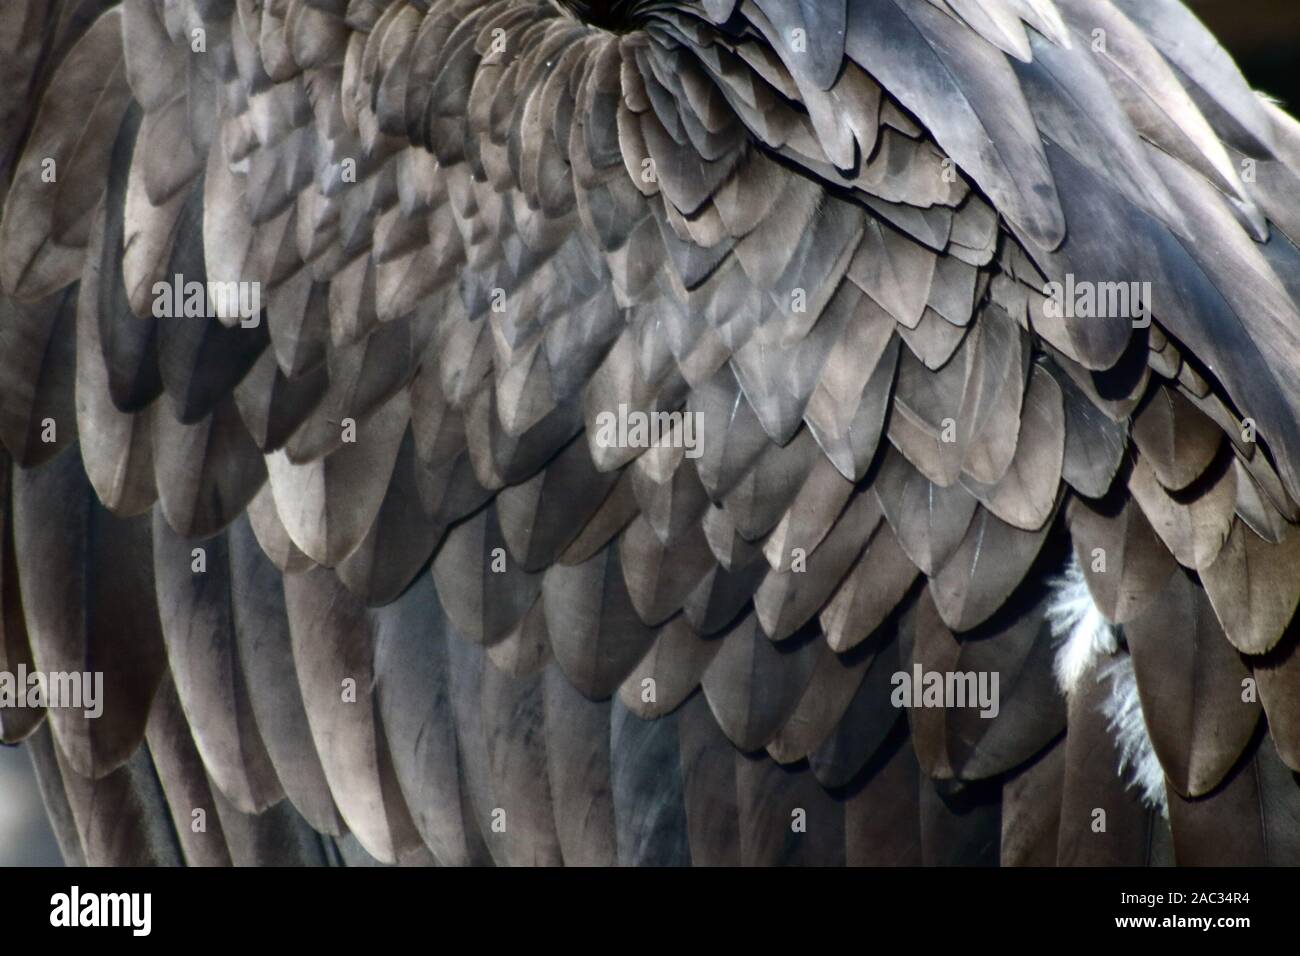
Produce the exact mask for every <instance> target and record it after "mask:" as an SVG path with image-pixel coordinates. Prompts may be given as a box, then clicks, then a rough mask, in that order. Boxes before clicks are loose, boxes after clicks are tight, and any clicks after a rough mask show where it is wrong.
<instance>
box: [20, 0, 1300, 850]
mask: <svg viewBox="0 0 1300 956" xmlns="http://www.w3.org/2000/svg"><path fill="white" fill-rule="evenodd" d="M1190 4H1191V6H1192V8H1193V9H1194V10H1195V11H1196V12H1197V14H1198V15H1199V16H1200V17H1201V18H1202V19H1203V20H1204V21H1205V22H1206V23H1207V24H1208V25H1209V27H1210V28H1211V29H1212V30H1213V31H1214V33H1215V34H1217V35H1218V37H1219V38H1220V40H1222V41H1223V44H1224V46H1226V47H1227V48H1228V50H1229V51H1230V52H1231V53H1232V54H1233V55H1234V56H1235V57H1236V58H1237V62H1238V63H1239V64H1240V65H1241V68H1242V72H1243V73H1245V74H1246V78H1247V79H1248V80H1250V82H1251V83H1252V85H1254V86H1255V87H1256V88H1258V89H1261V90H1263V91H1265V92H1267V93H1269V94H1271V95H1272V96H1274V97H1276V98H1277V99H1279V100H1281V101H1282V102H1283V103H1285V104H1286V105H1287V106H1288V107H1289V108H1290V110H1291V112H1292V113H1300V0H1190ZM59 862H60V860H59V850H58V847H57V846H56V845H55V842H54V835H53V833H52V832H51V831H50V828H49V825H48V823H46V820H45V814H44V812H43V810H42V808H41V802H40V795H39V793H38V791H37V789H36V781H35V780H34V778H33V777H32V773H31V765H30V763H29V762H28V759H27V754H26V753H25V752H24V751H22V750H20V749H14V748H9V747H0V865H6V866H14V865H42V864H44V865H57V864H58V863H59Z"/></svg>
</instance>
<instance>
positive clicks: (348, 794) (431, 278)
mask: <svg viewBox="0 0 1300 956" xmlns="http://www.w3.org/2000/svg"><path fill="white" fill-rule="evenodd" d="M0 46H3V48H4V51H5V62H4V66H3V70H4V71H5V75H6V80H7V83H6V89H11V90H27V91H28V92H29V94H30V95H29V96H27V97H25V98H20V97H17V96H11V97H10V98H9V100H8V102H6V103H5V105H4V107H3V109H4V111H5V117H4V123H3V126H0V183H3V185H2V186H0V189H4V190H5V192H4V194H3V197H4V214H3V219H2V220H0V285H2V286H3V293H4V296H3V300H2V301H0V441H3V445H4V448H5V450H6V454H7V459H6V461H5V466H6V467H5V474H6V477H7V481H6V483H5V487H6V488H7V492H6V502H7V504H6V509H5V511H4V512H3V513H4V516H5V520H4V521H3V524H2V525H0V528H2V529H3V534H4V537H3V542H4V548H3V552H0V574H2V575H3V591H2V592H0V601H2V602H3V612H4V617H3V626H4V631H3V635H2V637H3V639H2V640H0V669H8V670H12V669H13V668H14V667H16V666H17V664H18V663H20V662H21V663H25V665H26V666H30V667H36V668H41V669H46V670H82V669H86V670H100V671H103V672H104V673H105V685H106V694H105V712H104V715H103V717H102V718H100V719H99V720H97V721H96V720H87V719H85V718H83V717H80V716H79V715H77V714H76V713H75V712H64V711H58V710H55V711H52V712H51V713H50V716H49V719H48V720H47V721H45V722H42V721H41V719H40V717H41V715H40V714H39V712H31V711H10V710H6V711H0V730H3V736H4V739H5V740H6V741H13V740H17V739H20V738H23V737H27V736H29V735H30V737H31V739H32V740H33V742H34V743H33V746H34V755H35V757H36V760H37V763H38V766H39V768H40V771H41V777H42V785H43V788H44V791H45V794H46V799H47V802H48V803H49V804H50V806H51V811H52V818H53V819H54V820H55V822H56V825H57V828H58V830H59V834H60V838H61V841H62V843H63V847H64V852H65V855H66V856H67V857H68V858H69V859H74V860H85V861H87V862H91V863H115V862H158V863H169V862H178V861H181V860H184V861H187V862H191V863H228V862H233V863H245V862H250V863H251V862H302V863H323V862H338V861H348V862H362V861H368V860H371V859H377V860H380V861H383V862H389V863H394V862H400V863H428V862H437V863H441V864H469V863H488V862H495V863H512V864H516V863H517V864H543V863H544V864H552V863H561V862H563V863H579V864H613V863H624V864H627V863H661V864H668V863H687V862H693V863H702V864H713V863H746V864H749V863H783V862H806V863H844V862H847V863H991V862H998V861H1001V862H1004V863H1044V862H1060V863H1070V864H1075V863H1108V862H1109V863H1139V862H1170V861H1177V862H1198V863H1199V862H1287V861H1289V862H1295V861H1297V860H1300V824H1298V823H1297V821H1298V820H1300V787H1298V786H1297V783H1296V777H1295V772H1296V771H1300V664H1297V662H1298V661H1300V653H1298V652H1297V650H1296V642H1297V633H1296V631H1295V629H1293V628H1292V627H1291V624H1290V622H1291V617H1292V615H1293V613H1294V611H1295V608H1296V604H1297V602H1298V601H1300V552H1298V551H1297V542H1300V530H1298V529H1297V528H1296V524H1297V523H1298V522H1300V509H1297V507H1296V504H1295V502H1296V501H1297V500H1300V425H1297V422H1300V415H1298V414H1297V412H1300V313H1298V308H1300V307H1298V306H1297V302H1300V252H1298V251H1297V243H1300V125H1298V124H1297V123H1296V122H1295V121H1294V120H1292V119H1291V118H1290V117H1289V116H1287V115H1286V114H1285V113H1284V112H1283V111H1282V110H1281V109H1279V108H1278V107H1277V106H1275V105H1273V104H1271V103H1269V102H1267V101H1265V100H1263V99H1261V98H1259V97H1257V96H1256V95H1255V94H1254V93H1252V92H1251V91H1250V90H1249V88H1248V87H1247V86H1246V84H1245V82H1244V81H1243V80H1242V78H1241V76H1240V74H1239V73H1238V72H1237V70H1236V67H1235V66H1234V65H1233V64H1232V62H1231V60H1230V59H1229V58H1228V56H1227V55H1226V54H1225V53H1224V52H1223V50H1222V49H1221V48H1220V47H1219V46H1218V45H1217V44H1216V43H1215V41H1214V40H1213V38H1212V37H1210V36H1209V34H1208V33H1206V32H1205V30H1204V28H1203V27H1201V26H1200V24H1199V23H1197V22H1196V21H1195V19H1194V18H1193V17H1192V16H1191V14H1190V13H1188V12H1187V11H1186V10H1185V9H1184V8H1183V7H1182V6H1181V4H1180V3H1179V2H1178V0H961V2H957V0H831V2H821V0H819V2H816V3H814V2H811V0H703V2H688V0H674V2H669V0H664V2H653V3H652V2H626V3H610V4H587V3H577V2H573V3H564V4H559V5H557V4H552V3H550V2H544V0H488V2H478V0H123V2H122V3H121V4H114V3H110V2H108V0H80V2H73V0H67V2H60V0H18V2H12V3H9V4H7V5H6V6H5V8H4V9H3V10H2V11H0ZM184 282H197V283H221V284H224V283H242V284H243V285H242V286H240V287H239V290H238V291H241V292H244V293H246V297H245V300H244V302H245V304H248V302H249V299H248V297H247V293H252V294H255V295H256V296H257V299H256V302H255V303H253V304H254V305H255V306H257V307H255V308H252V309H251V310H250V311H249V312H248V314H246V315H244V316H243V317H242V321H241V316H239V315H238V314H237V313H236V312H235V311H234V310H233V309H232V308H226V309H212V308H202V309H201V310H199V311H202V312H203V313H204V314H202V315H166V314H164V313H165V311H166V310H165V309H163V308H160V303H161V304H162V305H166V304H167V303H175V302H178V301H180V300H181V298H182V291H183V290H179V291H176V292H175V295H174V296H173V286H174V285H177V284H183V283H184ZM160 283H161V284H162V285H161V286H160V285H159V284H160ZM232 288H234V287H233V286H232ZM1058 288H1060V289H1067V290H1076V289H1079V290H1082V289H1087V290H1091V292H1092V293H1095V294H1094V295H1093V299H1092V305H1091V306H1089V305H1088V304H1087V302H1085V301H1084V300H1083V299H1079V300H1076V299H1075V298H1074V297H1073V296H1071V298H1070V300H1069V301H1068V302H1067V303H1065V304H1066V306H1067V307H1066V308H1064V309H1062V308H1058V307H1057V306H1059V305H1061V304H1062V303H1061V297H1059V296H1058V297H1056V298H1053V290H1054V289H1058ZM1121 295H1122V299H1121ZM212 297H213V296H211V295H209V296H206V297H205V296H203V295H200V296H199V299H198V303H199V304H200V305H201V306H210V305H211V301H210V300H211V299H212ZM236 301H238V299H237V297H236ZM1121 301H1123V302H1124V303H1126V304H1125V306H1124V307H1117V303H1119V302H1121ZM682 412H684V413H687V414H689V415H693V416H695V417H694V418H693V419H691V425H692V427H696V428H697V429H698V431H697V433H696V435H697V437H698V439H699V440H698V444H696V445H695V446H691V444H690V443H689V442H688V441H687V440H686V439H687V437H688V436H687V435H686V434H685V433H684V432H685V430H686V428H687V424H686V420H685V419H681V418H680V417H678V418H677V419H676V420H675V422H676V424H675V426H674V427H675V428H676V431H673V430H671V429H670V430H669V432H668V433H667V434H666V436H665V440H663V441H662V442H660V444H658V445H657V446H655V447H648V448H647V447H644V443H639V442H635V441H622V442H612V443H611V442H609V441H606V440H605V439H603V438H602V434H603V432H602V427H601V426H602V422H603V421H604V418H603V416H608V415H617V416H623V417H626V416H627V415H639V414H640V415H654V414H659V413H663V414H665V415H666V413H682ZM665 420H667V419H665ZM1071 550H1073V556H1071V555H1070V551H1071ZM1073 560H1077V564H1072V565H1071V566H1072V567H1074V569H1075V570H1074V572H1073V573H1074V575H1075V578H1074V580H1075V583H1076V584H1077V585H1079V586H1080V587H1083V588H1086V598H1087V600H1086V601H1083V596H1084V593H1085V592H1081V591H1077V593H1075V594H1073V595H1072V596H1071V598H1070V600H1074V601H1075V602H1076V603H1078V602H1080V601H1083V603H1084V604H1090V605H1091V607H1082V606H1080V607H1076V608H1075V610H1074V611H1071V612H1070V613H1071V614H1073V615H1074V617H1072V618H1070V620H1071V621H1075V620H1077V619H1078V618H1079V616H1080V615H1088V614H1090V615H1092V617H1090V618H1089V621H1090V622H1091V623H1090V624H1089V625H1088V626H1089V627H1090V628H1092V629H1093V630H1092V631H1090V632H1089V633H1094V632H1096V633H1100V632H1098V631H1097V629H1098V628H1102V627H1103V625H1104V628H1106V629H1108V628H1110V627H1111V626H1112V625H1113V626H1117V628H1118V629H1117V630H1115V631H1114V632H1111V631H1109V630H1106V631H1105V633H1106V639H1104V640H1102V639H1096V640H1093V639H1091V638H1089V643H1088V644H1087V646H1086V647H1085V648H1084V649H1083V650H1080V648H1081V647H1084V646H1083V645H1079V644H1075V645H1074V648H1073V653H1070V654H1069V655H1068V657H1065V658H1060V657H1058V656H1057V646H1056V642H1055V640H1054V638H1053V619H1052V616H1051V615H1049V613H1048V608H1049V606H1051V603H1052V594H1051V590H1050V585H1049V583H1048V582H1049V580H1050V578H1051V577H1052V575H1053V574H1054V573H1056V572H1057V571H1058V570H1059V569H1060V568H1062V567H1064V566H1066V565H1067V564H1071V562H1072V561H1073ZM1059 616H1060V615H1059V614H1058V615H1057V617H1059ZM1070 626H1071V627H1073V626H1074V624H1071V625H1070ZM1057 629H1058V631H1059V630H1060V628H1059V624H1058V627H1057ZM1067 650H1068V648H1067ZM914 666H915V667H919V668H920V669H921V670H922V671H923V672H940V673H946V672H957V671H959V672H970V673H976V674H984V675H990V674H996V675H997V676H998V678H999V685H998V686H999V687H1000V699H999V702H998V703H999V706H998V707H997V708H996V715H995V716H989V715H985V716H980V714H979V713H978V712H977V711H975V710H973V709H970V708H961V707H951V706H950V707H943V708H922V709H910V710H903V709H900V708H899V707H898V706H896V705H895V702H894V701H893V700H892V699H891V698H892V697H893V691H894V689H895V684H896V680H895V675H896V674H898V673H900V672H901V673H906V674H911V673H912V672H913V667H914ZM1058 674H1068V686H1067V678H1066V677H1062V678H1061V681H1062V684H1061V686H1058V681H1057V675H1058ZM1121 684H1123V687H1125V688H1127V687H1130V686H1131V687H1132V688H1133V690H1132V693H1131V694H1128V696H1127V697H1124V698H1121V699H1117V698H1115V696H1114V695H1115V694H1116V693H1118V691H1116V689H1115V688H1117V687H1119V686H1120V685H1121ZM1067 690H1068V693H1067V692H1066V691H1067ZM1133 695H1136V698H1134V696H1133ZM1125 708H1127V709H1125ZM1117 715H1120V716H1117ZM1121 716H1122V717H1124V719H1126V720H1127V721H1128V723H1127V725H1126V726H1127V727H1129V728H1130V729H1131V730H1132V731H1133V732H1134V733H1138V734H1139V736H1142V735H1143V734H1144V735H1145V736H1144V737H1143V739H1142V740H1141V741H1140V745H1142V746H1149V747H1150V748H1151V754H1153V755H1154V756H1152V757H1151V758H1150V759H1151V760H1154V761H1157V762H1158V767H1159V768H1160V769H1161V770H1162V772H1163V775H1164V788H1165V791H1166V792H1167V797H1166V799H1167V815H1166V810H1165V809H1164V807H1162V806H1156V807H1153V806H1152V804H1158V803H1159V801H1158V800H1155V799H1152V798H1151V794H1152V788H1151V787H1147V788H1146V797H1147V799H1144V794H1143V792H1141V791H1140V790H1139V789H1138V788H1136V787H1135V786H1133V785H1132V781H1131V780H1130V779H1129V778H1128V776H1127V773H1126V770H1125V769H1124V768H1122V767H1121V757H1123V758H1124V761H1125V762H1126V766H1127V764H1131V763H1133V762H1134V759H1135V758H1134V756H1133V754H1132V753H1131V752H1130V748H1129V741H1130V738H1129V737H1125V736H1124V734H1123V733H1118V734H1117V732H1116V729H1115V725H1116V724H1117V721H1120V717H1121ZM1138 718H1140V719H1138ZM1134 746H1138V744H1134ZM1151 766H1152V764H1151V763H1150V760H1148V761H1147V762H1146V763H1145V764H1144V767H1145V768H1146V770H1150V768H1151ZM1146 776H1147V777H1149V776H1150V774H1149V773H1148V774H1146ZM1157 776H1158V774H1157ZM198 811H203V812H202V814H199V813H198ZM1098 811H1102V814H1101V816H1100V817H1099V816H1098ZM200 816H201V817H202V819H203V820H204V827H203V828H196V824H195V821H196V820H197V819H198V818H199V817H200ZM1099 819H1100V820H1102V821H1103V825H1102V826H1101V827H1100V828H1098V825H1097V824H1098V820H1099Z"/></svg>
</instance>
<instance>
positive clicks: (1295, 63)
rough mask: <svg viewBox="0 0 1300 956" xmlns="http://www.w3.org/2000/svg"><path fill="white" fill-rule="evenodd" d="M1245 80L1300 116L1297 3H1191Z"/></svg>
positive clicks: (1217, 0)
mask: <svg viewBox="0 0 1300 956" xmlns="http://www.w3.org/2000/svg"><path fill="white" fill-rule="evenodd" d="M1190 6H1191V7H1192V9H1193V10H1195V11H1196V13H1197V15H1198V16H1199V17H1200V18H1201V19H1202V20H1204V21H1205V22H1206V24H1207V25H1208V26H1209V27H1210V29H1211V30H1213V31H1214V33H1215V34H1216V35H1217V36H1218V37H1219V39H1220V40H1221V41H1222V42H1223V45H1224V46H1226V47H1227V48H1228V50H1229V51H1230V52H1231V53H1232V54H1233V56H1235V57H1236V58H1237V62H1238V64H1240V66H1241V69H1242V72H1243V73H1245V74H1246V78H1247V79H1248V80H1250V82H1251V83H1252V84H1253V85H1254V86H1255V87H1256V88H1257V89H1260V90H1263V91H1264V92H1266V93H1270V94H1272V95H1273V96H1275V97H1276V98H1278V99H1279V100H1281V101H1282V102H1283V103H1285V104H1286V105H1287V106H1288V107H1289V108H1290V111H1291V112H1292V113H1293V114H1294V113H1300V0H1191V2H1190Z"/></svg>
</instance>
